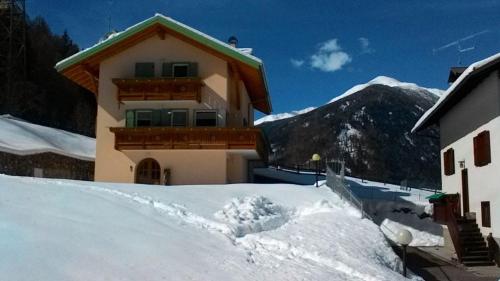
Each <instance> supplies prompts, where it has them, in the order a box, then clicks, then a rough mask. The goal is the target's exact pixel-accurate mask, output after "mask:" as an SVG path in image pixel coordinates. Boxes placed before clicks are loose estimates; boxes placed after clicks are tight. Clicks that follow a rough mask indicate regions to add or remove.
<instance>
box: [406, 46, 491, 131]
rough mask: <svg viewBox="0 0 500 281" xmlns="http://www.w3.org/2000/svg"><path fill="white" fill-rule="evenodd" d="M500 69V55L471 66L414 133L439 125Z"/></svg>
mask: <svg viewBox="0 0 500 281" xmlns="http://www.w3.org/2000/svg"><path fill="white" fill-rule="evenodd" d="M499 69H500V53H498V54H496V55H493V56H491V57H489V58H486V59H484V60H482V61H478V62H475V63H473V64H471V65H470V66H469V67H467V69H466V70H465V71H464V72H463V73H462V74H461V75H460V77H458V79H457V80H456V81H455V82H454V83H453V84H452V85H451V86H450V87H449V88H448V90H446V92H445V93H444V94H443V95H442V96H441V98H440V99H439V100H438V101H437V102H436V104H434V106H433V107H431V108H430V109H429V110H427V112H425V113H424V115H422V117H420V119H419V120H418V121H417V123H416V124H415V126H414V127H413V129H412V133H415V132H419V131H421V130H423V129H425V128H427V127H430V126H432V125H434V124H438V123H439V119H440V118H441V117H442V116H443V115H444V114H445V113H446V112H448V110H450V108H452V107H453V106H454V105H456V104H457V103H458V102H459V101H461V100H462V99H463V98H464V97H466V96H467V95H468V94H469V93H470V92H471V91H472V89H474V88H475V87H476V86H477V85H478V84H479V83H481V81H482V80H483V79H484V78H486V77H487V76H488V75H489V74H490V73H491V72H493V71H495V70H499Z"/></svg>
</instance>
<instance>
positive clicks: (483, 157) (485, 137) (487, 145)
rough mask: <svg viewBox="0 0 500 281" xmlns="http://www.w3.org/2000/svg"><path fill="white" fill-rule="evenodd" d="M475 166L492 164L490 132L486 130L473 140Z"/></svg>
mask: <svg viewBox="0 0 500 281" xmlns="http://www.w3.org/2000/svg"><path fill="white" fill-rule="evenodd" d="M473 149H474V165H475V166H476V167H483V166H486V165H488V164H490V163H491V137H490V131H488V130H484V131H482V132H480V133H479V134H477V135H476V136H475V137H474V139H473Z"/></svg>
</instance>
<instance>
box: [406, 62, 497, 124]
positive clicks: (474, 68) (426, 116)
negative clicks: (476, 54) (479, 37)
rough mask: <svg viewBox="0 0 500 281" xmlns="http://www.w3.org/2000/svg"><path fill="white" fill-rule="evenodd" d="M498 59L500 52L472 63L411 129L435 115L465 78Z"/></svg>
mask: <svg viewBox="0 0 500 281" xmlns="http://www.w3.org/2000/svg"><path fill="white" fill-rule="evenodd" d="M496 60H500V53H497V54H495V55H493V56H491V57H488V58H486V59H484V60H481V61H477V62H475V63H473V64H471V65H470V66H469V67H467V69H466V70H465V71H464V72H463V73H462V75H460V77H458V79H457V80H455V82H454V83H453V84H451V86H450V87H449V88H448V90H446V91H445V92H444V93H443V94H442V95H441V98H440V99H439V100H438V101H437V102H436V103H435V104H434V106H433V107H431V108H430V109H429V110H427V111H426V112H425V113H424V115H422V117H420V119H419V120H418V121H417V123H416V124H415V126H414V127H413V129H411V132H412V133H414V132H415V131H417V130H418V129H420V127H421V126H422V125H423V124H424V123H425V122H427V121H428V120H429V118H431V116H432V115H434V113H436V111H437V110H438V109H439V108H441V106H442V105H443V104H444V103H445V102H446V101H447V100H449V98H450V97H451V96H453V95H454V93H455V89H457V87H458V86H459V85H460V84H462V82H463V81H464V80H466V79H467V78H468V77H469V75H470V74H472V73H474V72H476V71H478V70H480V69H481V68H482V67H483V66H485V65H487V64H489V63H491V62H493V61H496Z"/></svg>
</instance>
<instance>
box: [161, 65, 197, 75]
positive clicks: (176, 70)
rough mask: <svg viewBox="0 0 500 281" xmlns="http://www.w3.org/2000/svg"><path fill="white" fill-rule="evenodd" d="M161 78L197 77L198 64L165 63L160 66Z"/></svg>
mask: <svg viewBox="0 0 500 281" xmlns="http://www.w3.org/2000/svg"><path fill="white" fill-rule="evenodd" d="M161 75H162V76H163V77H198V64H197V63H195V62H165V63H163V65H162V74H161Z"/></svg>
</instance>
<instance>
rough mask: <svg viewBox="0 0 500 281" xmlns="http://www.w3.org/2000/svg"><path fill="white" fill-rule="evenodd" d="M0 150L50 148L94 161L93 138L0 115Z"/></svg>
mask: <svg viewBox="0 0 500 281" xmlns="http://www.w3.org/2000/svg"><path fill="white" fill-rule="evenodd" d="M0 131H1V132H2V133H1V134H0V151H3V152H8V153H12V154H16V155H31V154H37V153H43V152H52V153H56V154H60V155H64V156H68V157H72V158H77V159H80V160H86V161H94V159H95V139H93V138H89V137H86V136H82V135H78V134H74V133H70V132H67V131H63V130H59V129H54V128H50V127H44V126H40V125H35V124H32V123H28V122H26V121H23V120H21V119H16V118H14V117H12V116H10V115H0Z"/></svg>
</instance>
